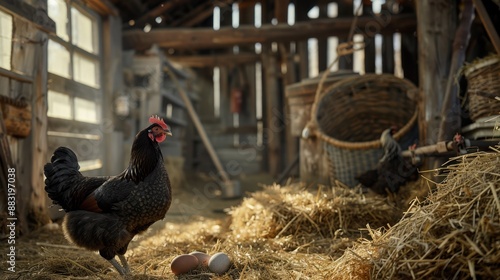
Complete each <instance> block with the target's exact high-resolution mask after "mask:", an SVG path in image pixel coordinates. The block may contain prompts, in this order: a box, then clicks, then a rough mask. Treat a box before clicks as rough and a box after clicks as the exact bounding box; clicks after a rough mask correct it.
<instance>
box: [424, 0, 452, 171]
mask: <svg viewBox="0 0 500 280" xmlns="http://www.w3.org/2000/svg"><path fill="white" fill-rule="evenodd" d="M416 8H417V19H418V21H417V24H418V44H419V46H418V52H419V59H418V62H419V80H420V86H419V93H420V102H419V133H420V143H419V145H431V144H435V143H437V141H438V139H437V136H438V133H439V123H440V119H441V116H440V112H441V106H442V105H443V93H444V92H445V88H446V82H447V80H448V69H449V68H450V65H449V61H450V56H451V42H452V40H453V35H454V34H455V32H454V31H455V30H454V29H455V20H454V14H455V4H454V2H453V1H452V2H450V1H448V0H422V1H416ZM427 164H428V166H426V167H428V168H429V167H431V166H433V164H431V163H429V162H428V163H427Z"/></svg>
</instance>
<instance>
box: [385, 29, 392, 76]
mask: <svg viewBox="0 0 500 280" xmlns="http://www.w3.org/2000/svg"><path fill="white" fill-rule="evenodd" d="M393 36H394V35H385V36H384V37H383V39H382V40H383V41H382V73H389V74H394V37H393Z"/></svg>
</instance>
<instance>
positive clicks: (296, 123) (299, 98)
mask: <svg viewBox="0 0 500 280" xmlns="http://www.w3.org/2000/svg"><path fill="white" fill-rule="evenodd" d="M350 76H359V74H358V73H356V72H352V71H348V70H340V71H336V72H331V73H329V75H328V76H327V78H326V79H325V81H324V82H323V88H325V87H327V86H330V85H332V84H334V83H336V82H338V81H340V80H342V79H345V78H346V77H350ZM320 80H321V75H320V76H318V77H314V78H309V79H305V80H302V81H301V82H300V83H295V84H292V85H289V86H287V87H286V88H285V95H286V98H287V101H288V106H289V108H290V120H291V122H290V128H291V129H290V130H291V134H292V135H293V136H300V135H301V134H302V130H303V129H304V127H305V126H306V124H307V122H308V121H309V120H310V119H311V107H312V105H313V103H314V98H315V95H316V90H317V88H318V83H319V82H320Z"/></svg>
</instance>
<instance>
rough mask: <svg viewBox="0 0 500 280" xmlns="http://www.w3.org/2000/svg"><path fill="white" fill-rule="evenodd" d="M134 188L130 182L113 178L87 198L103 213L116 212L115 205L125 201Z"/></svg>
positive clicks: (133, 184) (134, 184)
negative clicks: (93, 201)
mask: <svg viewBox="0 0 500 280" xmlns="http://www.w3.org/2000/svg"><path fill="white" fill-rule="evenodd" d="M135 186H136V183H134V182H133V181H131V180H126V179H123V178H120V177H113V178H110V179H109V180H108V181H106V182H105V183H104V184H103V185H102V186H101V187H100V188H98V189H96V190H95V191H94V192H93V193H92V194H91V195H90V196H89V197H90V199H94V200H95V203H96V204H97V206H98V207H99V209H101V210H102V211H103V212H111V211H117V210H119V209H116V208H117V205H118V204H119V203H121V202H123V201H126V200H127V197H128V196H129V195H130V194H131V193H132V190H133V189H134V187H135Z"/></svg>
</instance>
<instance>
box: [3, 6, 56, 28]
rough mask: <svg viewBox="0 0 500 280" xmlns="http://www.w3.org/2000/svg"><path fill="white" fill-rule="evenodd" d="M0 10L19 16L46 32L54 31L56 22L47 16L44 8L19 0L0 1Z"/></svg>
mask: <svg viewBox="0 0 500 280" xmlns="http://www.w3.org/2000/svg"><path fill="white" fill-rule="evenodd" d="M0 10H5V11H6V12H7V13H9V14H14V15H16V16H18V17H21V18H23V19H25V20H27V21H29V22H31V23H34V24H35V26H37V27H38V28H40V29H41V30H43V31H45V32H48V33H56V23H55V22H54V21H53V20H52V19H51V18H50V17H49V15H48V14H47V11H46V10H44V9H36V8H34V7H33V6H31V5H30V4H28V3H26V2H23V1H19V0H2V1H0Z"/></svg>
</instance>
